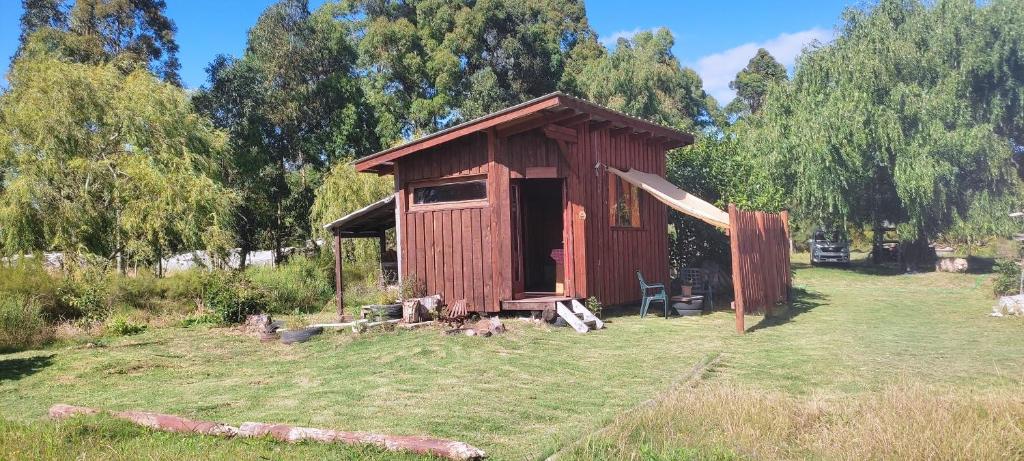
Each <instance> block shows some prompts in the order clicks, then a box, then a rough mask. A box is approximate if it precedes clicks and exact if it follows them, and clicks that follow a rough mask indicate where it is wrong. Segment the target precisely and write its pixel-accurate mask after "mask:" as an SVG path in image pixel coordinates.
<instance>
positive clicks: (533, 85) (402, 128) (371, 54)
mask: <svg viewBox="0 0 1024 461" xmlns="http://www.w3.org/2000/svg"><path fill="white" fill-rule="evenodd" d="M351 7H352V8H351V10H350V16H349V18H350V19H351V20H352V21H354V22H355V23H356V24H357V27H358V35H359V36H360V37H361V38H360V41H359V55H360V60H359V63H360V68H361V69H363V70H364V71H365V80H363V81H364V83H365V87H366V95H367V98H368V102H369V103H370V104H371V105H372V106H373V108H374V110H375V111H376V113H377V114H378V117H379V118H378V120H379V122H378V126H377V133H378V135H379V136H380V138H381V139H384V140H387V141H396V140H399V139H403V138H407V137H409V136H411V135H415V134H418V133H422V132H431V131H435V130H437V129H439V128H443V127H444V126H447V125H450V124H453V123H457V122H459V121H461V120H465V119H468V118H472V117H475V116H478V115H482V114H485V113H488V112H491V111H494V110H497V109H500V108H503V107H506V106H509V105H512V104H516V103H519V102H522V101H524V100H527V99H530V98H533V97H536V96H540V95H543V94H545V93H549V92H551V91H554V90H556V89H558V88H559V85H560V82H561V80H562V77H563V74H564V71H565V69H566V68H567V66H571V65H572V62H571V61H573V59H577V56H578V55H581V56H589V54H586V53H582V52H581V51H580V49H584V48H586V49H589V50H591V51H594V50H596V49H597V48H598V47H599V45H598V44H597V42H596V37H595V34H594V32H593V31H592V30H591V29H590V26H589V24H588V23H587V19H586V12H585V9H584V6H583V3H582V1H580V0H521V1H510V0H483V1H469V0H455V1H449V0H424V1H418V2H406V1H396V0H355V1H353V2H352V3H351Z"/></svg>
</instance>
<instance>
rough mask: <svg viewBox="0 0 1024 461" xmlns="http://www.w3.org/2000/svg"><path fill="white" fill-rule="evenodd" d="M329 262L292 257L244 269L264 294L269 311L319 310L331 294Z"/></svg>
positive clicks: (296, 311) (301, 311)
mask: <svg viewBox="0 0 1024 461" xmlns="http://www.w3.org/2000/svg"><path fill="white" fill-rule="evenodd" d="M333 271H334V267H333V262H330V261H329V260H326V259H325V258H323V257H312V258H311V257H306V256H296V257H293V258H291V259H290V260H289V261H288V262H287V263H285V264H281V265H280V266H278V267H254V268H250V269H248V270H246V271H245V275H246V277H247V278H248V279H249V280H251V281H252V283H253V284H255V285H256V286H258V287H260V288H261V289H263V290H265V291H266V293H268V296H269V298H268V299H267V309H268V310H269V311H270V312H271V313H282V314H283V313H309V312H319V311H321V310H323V309H324V307H325V306H326V305H327V304H328V303H329V302H330V301H331V298H332V297H333V296H334V285H333V284H332V283H331V282H332V281H333V280H334V273H333Z"/></svg>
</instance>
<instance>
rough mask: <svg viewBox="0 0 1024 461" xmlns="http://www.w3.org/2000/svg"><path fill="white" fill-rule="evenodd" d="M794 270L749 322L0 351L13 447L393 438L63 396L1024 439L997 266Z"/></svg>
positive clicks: (350, 423) (672, 429)
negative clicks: (102, 413) (136, 420)
mask: <svg viewBox="0 0 1024 461" xmlns="http://www.w3.org/2000/svg"><path fill="white" fill-rule="evenodd" d="M795 283H796V286H797V290H796V291H797V293H798V299H797V302H796V303H795V305H794V306H793V307H792V308H790V309H789V310H788V311H786V312H784V313H782V314H781V315H780V316H779V317H777V318H772V319H767V320H762V319H761V318H759V317H754V316H751V317H748V319H747V323H748V326H752V328H751V331H750V332H749V333H747V334H746V335H742V336H741V335H737V334H736V333H735V332H734V330H733V319H732V316H731V312H725V311H723V312H716V313H714V314H711V315H706V316H703V317H700V318H672V319H670V320H665V319H664V318H658V317H648V318H645V319H639V318H637V317H636V316H632V315H631V316H620V317H613V318H611V319H610V321H609V323H608V329H607V330H604V331H600V332H596V333H590V334H586V335H578V334H576V333H574V332H573V331H571V330H570V329H564V328H563V329H558V328H549V327H546V326H537V325H534V324H531V323H528V322H520V321H508V322H506V325H507V326H508V328H509V330H510V331H509V333H507V334H506V335H503V336H500V337H494V338H476V337H461V336H460V337H446V336H443V335H441V334H440V332H439V331H438V330H420V331H412V332H408V331H401V332H377V333H367V334H363V335H359V336H355V335H352V334H351V333H331V334H326V335H323V336H321V337H319V338H317V339H315V340H313V341H311V342H309V343H306V344H302V345H296V346H285V345H280V344H276V343H275V344H261V343H259V342H258V341H257V340H255V339H254V338H252V337H249V336H245V335H243V334H241V333H237V332H235V331H233V330H230V329H222V328H190V329H182V328H162V329H151V330H150V331H148V332H146V333H143V334H140V335H136V336H130V337H124V338H118V339H111V340H109V341H104V342H101V343H99V344H97V345H96V346H95V347H85V346H82V345H76V346H71V347H56V348H51V349H48V350H43V351H31V352H22V353H17V354H8V355H2V356H0V405H2V407H3V408H4V410H3V418H4V419H6V420H7V421H8V422H7V423H5V425H4V427H3V428H0V429H3V430H0V450H2V452H3V453H7V454H8V455H9V456H6V457H21V456H29V455H31V456H32V457H55V458H75V457H77V455H78V453H84V454H85V455H86V456H85V457H86V458H101V457H102V458H108V457H117V456H120V457H122V458H125V459H130V458H135V457H137V455H139V454H140V453H145V457H148V458H157V459H176V458H180V457H182V456H184V457H188V456H189V454H192V456H196V455H195V454H196V453H202V454H203V456H208V457H214V458H217V457H219V458H223V459H235V458H245V459H260V458H261V457H262V458H266V457H271V458H281V457H286V456H292V457H295V458H303V457H311V456H318V457H324V456H327V457H338V458H362V457H371V456H384V455H383V454H382V453H379V452H376V451H373V450H361V449H354V448H348V447H324V446H319V445H315V444H302V445H298V446H288V445H283V444H277V443H272V442H268V441H220V440H212V439H208V438H203V437H182V436H176V435H169V434H159V435H156V434H154V433H150V432H148V431H145V430H142V429H135V428H131V427H127V426H126V425H121V424H119V423H116V422H111V421H107V420H91V419H87V420H85V421H74V422H69V423H62V424H52V423H49V422H46V421H45V420H44V417H45V413H46V410H47V408H48V407H49V406H50V405H52V404H53V403H57V402H61V403H69V404H75V405H85V406H96V407H102V408H111V409H140V410H150V411H160V412H167V413H174V414H180V415H185V416H189V417H194V418H202V419H213V420H219V421H223V422H226V423H229V424H238V423H241V422H243V421H265V422H282V423H290V424H296V425H308V426H315V427H328V428H335V429H342V430H362V431H378V432H387V433H393V434H423V435H434V436H439V437H445V438H453V439H458V440H462V441H465V442H468V443H471V444H473V445H476V446H478V447H480V448H482V449H484V450H485V451H487V452H488V453H489V454H490V455H491V457H492V458H493V459H539V458H545V457H547V456H549V455H551V454H555V453H558V455H559V457H561V458H562V459H572V458H579V459H589V458H606V459H621V458H634V459H650V458H664V459H677V458H687V457H691V458H722V459H731V458H862V457H874V458H895V457H907V456H909V457H962V458H979V457H980V458H987V457H1005V456H1024V393H1022V392H1021V391H1022V390H1024V386H1022V382H1024V354H1021V350H1022V346H1024V335H1022V333H1024V319H1019V318H991V317H988V316H987V313H988V312H989V311H990V310H991V306H992V305H993V303H994V301H993V299H992V298H991V296H990V289H989V286H988V284H989V283H990V282H989V280H988V276H986V275H956V274H939V273H924V274H912V275H903V274H890V273H886V272H884V271H882V272H878V271H872V270H868V269H867V268H862V267H855V268H853V269H847V270H844V269H838V268H808V267H806V266H799V267H798V268H797V270H796V278H795ZM702 363H709V364H710V365H709V366H707V367H706V368H701V367H698V373H696V374H693V372H692V371H693V370H694V368H695V366H696V365H700V364H702ZM651 399H653V400H651ZM30 447H31V448H30ZM25 450H35V451H33V452H29V451H25ZM13 455H18V456H13Z"/></svg>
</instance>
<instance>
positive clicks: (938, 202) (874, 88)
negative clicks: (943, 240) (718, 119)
mask: <svg viewBox="0 0 1024 461" xmlns="http://www.w3.org/2000/svg"><path fill="white" fill-rule="evenodd" d="M988 8H992V6H979V5H977V4H976V3H975V2H973V1H967V0H947V1H939V2H936V3H935V4H933V5H930V6H928V5H925V4H923V3H921V2H918V1H910V0H884V1H881V2H880V3H878V4H877V5H876V6H874V7H872V8H869V9H849V10H847V11H846V12H845V13H844V23H843V25H842V27H841V28H840V30H839V33H838V37H837V38H836V40H835V42H833V43H832V44H829V45H824V46H818V47H816V48H814V49H810V50H808V51H807V52H805V53H804V54H803V55H802V57H801V58H800V59H799V61H798V64H797V67H796V72H795V75H794V79H793V81H792V83H791V84H782V85H776V86H774V87H773V90H772V91H770V92H769V95H768V97H767V98H766V99H765V103H764V106H763V107H762V110H761V112H760V113H759V114H757V115H756V116H753V117H750V118H749V119H748V123H749V124H750V132H749V133H748V135H747V136H745V137H744V138H743V142H744V145H745V150H746V151H747V152H748V153H749V154H750V155H751V156H752V157H754V158H757V159H759V160H764V167H765V168H766V169H767V170H769V171H771V175H772V176H773V177H774V178H775V180H777V181H778V182H779V184H780V185H782V186H783V188H784V189H785V190H787V191H788V193H789V194H790V199H791V205H792V206H793V207H795V209H796V210H797V211H799V212H800V215H801V216H802V217H803V218H804V219H805V220H806V221H808V222H810V223H820V224H825V225H840V224H841V223H843V222H851V223H853V224H856V225H866V226H875V227H877V226H879V225H880V224H881V223H882V222H883V221H889V222H893V223H899V224H900V228H901V234H902V237H903V238H905V239H908V240H914V241H916V242H917V243H918V244H921V243H923V242H925V241H926V239H927V238H931V237H935V236H937V235H938V234H940V233H941V232H943V231H944V230H946V229H948V228H949V227H950V226H951V225H952V224H953V223H954V222H956V221H957V220H958V219H961V218H963V217H966V216H967V215H968V214H969V211H970V209H971V207H972V204H974V203H975V202H977V201H978V200H979V199H980V198H981V197H986V199H985V200H988V198H990V197H992V196H999V195H1002V194H1004V193H1005V192H1007V191H1008V188H1009V187H1010V186H1011V185H1012V183H1011V182H1010V181H1009V175H1008V174H1007V172H1008V171H1012V170H1010V168H1009V167H1010V157H1011V149H1012V147H1011V145H1012V144H1011V142H1010V141H1009V140H1008V139H1007V138H1006V137H1005V136H1001V135H1000V133H999V132H998V130H997V129H996V128H997V126H996V125H994V124H993V123H992V118H990V117H980V116H978V115H977V114H978V111H976V110H975V109H976V108H977V107H982V106H985V105H986V104H990V103H993V102H995V101H993V100H992V99H991V98H988V97H986V95H985V94H982V93H979V92H977V91H975V89H974V88H973V87H972V81H971V79H970V77H969V75H968V73H966V72H964V67H965V66H964V64H965V63H969V62H972V61H974V60H977V59H982V58H979V56H977V55H978V54H979V53H980V54H982V55H983V56H986V57H992V54H991V53H989V52H988V50H985V49H983V48H984V47H983V46H982V44H983V43H984V41H983V40H982V39H983V37H985V36H986V35H987V34H992V33H993V32H994V31H993V30H992V29H991V27H992V26H991V25H989V26H984V27H983V25H984V23H980V22H979V21H978V19H979V17H981V15H983V14H984V13H985V11H986V10H987V9H988ZM1003 20H1009V18H1004V19H1003ZM993 83H994V82H993ZM986 203H991V201H988V202H986ZM1005 211H1007V210H998V209H996V210H988V211H987V212H990V213H1005Z"/></svg>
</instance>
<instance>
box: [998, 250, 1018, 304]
mask: <svg viewBox="0 0 1024 461" xmlns="http://www.w3.org/2000/svg"><path fill="white" fill-rule="evenodd" d="M994 269H995V270H994V271H993V272H994V273H995V274H994V275H995V276H994V277H993V279H992V292H993V293H995V295H996V296H1007V295H1018V294H1021V293H1020V272H1021V267H1020V265H1018V264H1017V262H1016V261H1013V260H1008V259H1001V260H998V261H996V265H995V268H994Z"/></svg>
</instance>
